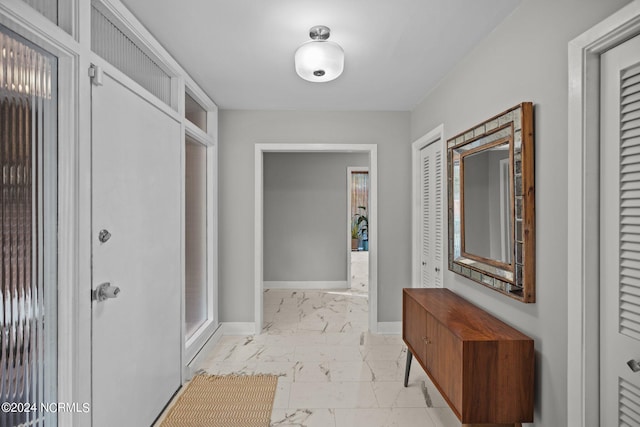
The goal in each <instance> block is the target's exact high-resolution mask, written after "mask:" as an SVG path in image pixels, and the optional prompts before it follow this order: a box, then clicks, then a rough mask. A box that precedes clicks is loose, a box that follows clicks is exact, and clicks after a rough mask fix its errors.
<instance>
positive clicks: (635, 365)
mask: <svg viewBox="0 0 640 427" xmlns="http://www.w3.org/2000/svg"><path fill="white" fill-rule="evenodd" d="M627 365H629V367H630V368H631V370H632V371H633V372H638V371H640V360H638V359H631V360H629V361H628V362H627Z"/></svg>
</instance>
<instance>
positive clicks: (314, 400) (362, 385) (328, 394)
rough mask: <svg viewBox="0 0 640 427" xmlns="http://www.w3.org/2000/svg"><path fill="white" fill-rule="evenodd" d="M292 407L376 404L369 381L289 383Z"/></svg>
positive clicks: (359, 406) (354, 406)
mask: <svg viewBox="0 0 640 427" xmlns="http://www.w3.org/2000/svg"><path fill="white" fill-rule="evenodd" d="M289 406H290V407H292V408H374V407H377V406H378V403H377V401H376V397H375V394H374V393H373V388H372V387H371V383H369V382H344V383H332V382H328V383H303V382H301V383H298V382H294V383H291V395H290V398H289Z"/></svg>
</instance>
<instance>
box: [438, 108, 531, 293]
mask: <svg viewBox="0 0 640 427" xmlns="http://www.w3.org/2000/svg"><path fill="white" fill-rule="evenodd" d="M447 149H448V150H447V158H448V165H449V174H448V195H449V197H448V198H449V269H450V270H451V271H453V272H454V273H457V274H460V275H462V276H465V277H467V278H469V279H471V280H474V281H476V282H478V283H481V284H483V285H485V286H487V287H490V288H492V289H495V290H497V291H499V292H502V293H504V294H507V295H509V296H511V297H513V298H516V299H519V300H520V301H523V302H534V301H535V281H534V278H535V239H534V237H535V234H534V231H535V217H534V213H535V198H534V187H533V184H534V177H533V160H534V156H533V107H532V104H531V103H522V104H520V105H518V106H516V107H513V108H511V109H509V110H507V111H505V112H503V113H502V114H500V115H498V116H495V117H493V118H491V119H489V120H487V121H486V122H483V123H481V124H479V125H477V126H476V127H474V128H472V129H469V130H467V131H465V132H462V133H460V134H458V135H456V136H454V137H453V138H450V139H449V140H448V141H447Z"/></svg>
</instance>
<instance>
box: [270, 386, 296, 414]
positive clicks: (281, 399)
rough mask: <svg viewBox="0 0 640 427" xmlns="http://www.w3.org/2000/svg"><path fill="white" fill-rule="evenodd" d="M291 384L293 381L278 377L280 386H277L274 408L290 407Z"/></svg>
mask: <svg viewBox="0 0 640 427" xmlns="http://www.w3.org/2000/svg"><path fill="white" fill-rule="evenodd" d="M291 384H293V383H291V382H286V381H280V379H278V388H276V395H275V397H274V399H273V409H286V408H289V400H290V395H291Z"/></svg>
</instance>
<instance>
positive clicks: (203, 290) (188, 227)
mask: <svg viewBox="0 0 640 427" xmlns="http://www.w3.org/2000/svg"><path fill="white" fill-rule="evenodd" d="M186 141H187V143H186V144H185V151H186V162H185V164H186V176H185V204H186V206H185V260H186V261H185V323H186V339H187V340H188V339H189V338H190V337H191V336H192V335H193V334H194V333H195V332H196V331H197V330H198V328H200V327H201V326H202V325H203V324H204V323H205V322H206V321H207V318H208V310H207V148H206V147H205V146H204V145H202V144H199V143H198V142H196V141H194V140H192V139H191V138H189V137H187V139H186Z"/></svg>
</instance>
